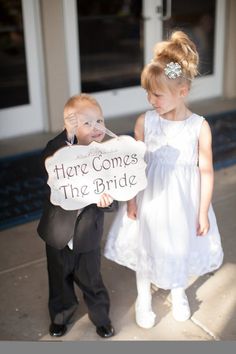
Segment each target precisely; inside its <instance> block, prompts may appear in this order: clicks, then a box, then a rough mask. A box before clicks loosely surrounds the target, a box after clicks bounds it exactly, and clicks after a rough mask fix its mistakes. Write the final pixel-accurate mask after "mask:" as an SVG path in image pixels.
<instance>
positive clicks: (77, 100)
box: [64, 93, 102, 112]
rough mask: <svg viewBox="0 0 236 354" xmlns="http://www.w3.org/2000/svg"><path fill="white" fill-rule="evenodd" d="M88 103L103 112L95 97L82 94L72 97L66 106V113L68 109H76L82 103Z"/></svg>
mask: <svg viewBox="0 0 236 354" xmlns="http://www.w3.org/2000/svg"><path fill="white" fill-rule="evenodd" d="M86 101H87V102H88V103H90V104H92V105H94V106H97V107H98V108H99V109H100V111H101V112H102V108H101V106H100V104H99V103H98V101H97V100H96V99H95V98H94V97H92V96H90V95H88V94H87V93H81V94H79V95H74V96H72V97H70V98H69V99H68V101H67V102H66V104H65V106H64V112H65V111H66V110H67V109H68V108H71V107H74V106H76V105H78V104H80V103H82V102H86Z"/></svg>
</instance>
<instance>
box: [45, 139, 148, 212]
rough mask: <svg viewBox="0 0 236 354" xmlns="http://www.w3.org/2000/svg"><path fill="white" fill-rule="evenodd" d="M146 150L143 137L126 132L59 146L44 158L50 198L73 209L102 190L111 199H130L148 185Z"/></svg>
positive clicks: (66, 207) (97, 195)
mask: <svg viewBox="0 0 236 354" xmlns="http://www.w3.org/2000/svg"><path fill="white" fill-rule="evenodd" d="M145 151H146V147H145V144H144V143H143V142H142V141H136V140H135V139H133V138H132V137H130V136H127V135H123V136H120V137H117V138H113V139H111V140H109V141H106V142H103V143H96V142H92V143H91V144H90V145H87V146H85V145H72V146H67V147H64V148H62V149H59V150H58V151H57V152H56V153H55V154H54V155H53V156H51V157H48V158H47V159H46V161H45V166H46V169H47V172H48V176H49V178H48V182H47V183H48V185H49V186H50V188H51V202H52V203H53V204H54V205H60V206H61V207H62V208H63V209H65V210H76V209H80V208H83V207H85V206H86V205H89V204H92V203H95V204H97V202H98V201H99V200H100V197H101V195H102V194H103V193H107V194H110V195H111V196H112V197H113V199H114V200H120V201H126V200H129V199H132V198H133V197H134V196H135V195H136V194H137V193H138V192H139V191H141V190H143V189H144V188H145V187H146V185H147V179H146V174H145V168H146V163H145V161H144V154H145Z"/></svg>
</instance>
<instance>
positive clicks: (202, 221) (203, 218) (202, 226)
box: [197, 213, 210, 236]
mask: <svg viewBox="0 0 236 354" xmlns="http://www.w3.org/2000/svg"><path fill="white" fill-rule="evenodd" d="M209 228H210V223H209V219H208V215H207V214H206V213H205V214H200V215H199V218H198V227H197V236H205V235H206V234H207V233H208V231H209Z"/></svg>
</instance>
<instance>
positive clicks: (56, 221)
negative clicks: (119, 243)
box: [37, 130, 118, 253]
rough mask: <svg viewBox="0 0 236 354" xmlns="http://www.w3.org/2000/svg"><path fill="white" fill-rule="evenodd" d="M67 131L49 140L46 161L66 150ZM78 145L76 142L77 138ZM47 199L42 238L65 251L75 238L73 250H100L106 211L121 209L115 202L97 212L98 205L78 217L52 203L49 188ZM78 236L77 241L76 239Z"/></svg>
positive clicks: (38, 229)
mask: <svg viewBox="0 0 236 354" xmlns="http://www.w3.org/2000/svg"><path fill="white" fill-rule="evenodd" d="M66 139H67V137H66V131H65V130H64V131H63V132H62V133H60V134H59V135H57V136H56V137H55V138H54V139H52V140H50V141H49V142H48V144H47V146H46V148H45V149H44V151H43V159H42V161H43V168H44V171H45V173H46V174H47V172H46V169H45V166H44V161H45V159H46V158H47V157H49V156H51V155H53V154H54V153H55V152H56V151H57V150H58V149H60V148H62V147H64V146H66ZM74 143H75V144H76V143H77V140H76V138H75V142H74ZM47 188H48V191H47V197H46V201H45V204H44V209H43V214H42V216H41V219H40V221H39V225H38V228H37V231H38V234H39V236H40V237H41V238H42V239H43V240H44V241H45V242H46V243H47V244H48V245H50V246H52V247H54V248H57V249H62V248H64V247H65V246H66V245H67V243H68V242H69V241H70V239H71V238H72V237H74V240H76V243H74V245H73V247H74V249H75V251H77V252H78V253H84V252H89V251H91V250H93V249H96V248H98V247H99V246H100V241H101V238H102V233H103V221H104V211H113V210H116V209H117V207H118V203H117V202H116V201H114V202H113V203H112V204H111V205H110V206H109V207H108V208H98V207H97V205H96V204H91V205H88V206H87V207H85V208H84V209H83V210H82V211H81V213H80V214H79V216H78V211H77V210H64V209H62V208H61V207H60V206H56V205H53V204H52V203H51V202H50V188H49V186H48V185H47ZM75 236H76V237H75Z"/></svg>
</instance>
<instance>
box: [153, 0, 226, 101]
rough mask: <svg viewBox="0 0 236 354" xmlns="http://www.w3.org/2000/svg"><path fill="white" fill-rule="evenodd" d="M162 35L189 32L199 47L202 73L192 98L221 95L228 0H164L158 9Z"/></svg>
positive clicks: (193, 89)
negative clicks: (226, 5) (178, 31)
mask: <svg viewBox="0 0 236 354" xmlns="http://www.w3.org/2000/svg"><path fill="white" fill-rule="evenodd" d="M156 10H157V13H158V15H159V18H160V20H161V22H162V25H161V32H162V37H163V38H166V37H167V36H168V35H169V33H171V32H172V31H173V30H176V29H180V30H183V31H185V32H186V33H187V34H188V35H189V36H190V38H191V39H192V40H193V41H194V43H195V44H196V46H197V49H198V53H199V75H198V77H197V79H196V80H195V82H194V84H193V87H192V91H191V95H190V99H191V100H193V99H206V98H210V97H214V96H220V95H221V94H222V89H223V60H224V28H225V1H224V0H198V1H194V0H192V1H188V2H187V3H186V1H184V0H163V1H159V5H158V6H157V8H156Z"/></svg>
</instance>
